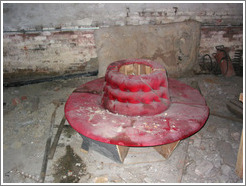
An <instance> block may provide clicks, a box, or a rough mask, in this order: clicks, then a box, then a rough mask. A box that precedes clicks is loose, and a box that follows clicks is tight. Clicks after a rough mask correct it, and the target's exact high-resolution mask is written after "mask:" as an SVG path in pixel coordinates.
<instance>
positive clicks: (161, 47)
mask: <svg viewBox="0 0 246 186" xmlns="http://www.w3.org/2000/svg"><path fill="white" fill-rule="evenodd" d="M95 40H96V46H97V54H98V61H99V75H98V76H100V77H101V76H104V74H105V72H106V68H107V66H108V65H109V64H110V63H111V62H113V61H118V60H122V59H134V58H135V59H137V58H138V59H150V60H153V61H156V62H159V63H161V64H163V65H164V66H165V68H166V70H167V72H168V75H169V76H170V77H180V76H184V75H187V74H188V73H191V72H192V71H193V68H194V66H196V64H197V54H198V50H199V43H200V23H199V22H197V21H184V22H179V23H168V24H165V25H141V26H140V25H139V26H124V27H122V26H117V27H109V28H102V29H100V30H97V31H96V32H95Z"/></svg>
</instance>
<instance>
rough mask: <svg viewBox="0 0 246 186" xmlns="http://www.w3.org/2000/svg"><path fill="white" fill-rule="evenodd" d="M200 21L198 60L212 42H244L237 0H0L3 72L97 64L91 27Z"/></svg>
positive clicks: (238, 44) (229, 44) (78, 69)
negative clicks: (189, 0) (45, 0)
mask: <svg viewBox="0 0 246 186" xmlns="http://www.w3.org/2000/svg"><path fill="white" fill-rule="evenodd" d="M185 20H196V21H199V22H200V23H201V41H200V50H199V53H198V60H200V59H201V57H202V55H204V54H205V53H209V54H212V53H213V52H214V51H215V46H217V45H221V44H224V45H225V46H227V47H229V48H231V49H232V50H231V53H230V54H231V55H233V51H234V50H235V49H236V48H242V46H243V42H242V40H243V35H242V30H243V28H242V25H243V4H242V3H177V4H176V3H87V4H85V3H4V4H3V31H4V33H3V72H4V77H5V78H7V77H9V78H15V77H17V78H18V77H20V76H21V77H23V76H26V75H29V76H30V75H31V76H33V75H35V76H36V75H38V74H40V75H44V74H46V75H57V74H63V73H76V72H83V71H92V70H94V69H95V68H98V63H97V57H98V55H97V51H96V44H95V39H94V32H95V30H97V29H103V28H105V27H114V26H137V25H166V24H167V23H175V22H182V21H185Z"/></svg>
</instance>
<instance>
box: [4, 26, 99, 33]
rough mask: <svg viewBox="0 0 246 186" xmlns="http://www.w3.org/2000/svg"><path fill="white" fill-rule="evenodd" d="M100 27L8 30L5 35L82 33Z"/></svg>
mask: <svg viewBox="0 0 246 186" xmlns="http://www.w3.org/2000/svg"><path fill="white" fill-rule="evenodd" d="M97 29H99V27H84V28H71V29H66V28H65V29H55V28H54V29H42V30H24V29H23V30H6V31H3V33H28V32H29V33H36V32H46V31H48V32H67V31H81V30H97Z"/></svg>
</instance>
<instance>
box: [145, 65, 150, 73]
mask: <svg viewBox="0 0 246 186" xmlns="http://www.w3.org/2000/svg"><path fill="white" fill-rule="evenodd" d="M145 71H146V74H150V73H151V68H150V67H149V66H145Z"/></svg>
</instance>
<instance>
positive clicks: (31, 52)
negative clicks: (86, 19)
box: [3, 30, 98, 78]
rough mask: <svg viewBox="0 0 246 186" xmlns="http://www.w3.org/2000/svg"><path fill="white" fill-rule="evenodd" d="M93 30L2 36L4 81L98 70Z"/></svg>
mask: <svg viewBox="0 0 246 186" xmlns="http://www.w3.org/2000/svg"><path fill="white" fill-rule="evenodd" d="M93 32H94V31H93V30H91V31H65V32H60V31H57V32H49V31H45V32H37V33H35V32H33V33H17V34H10V33H9V34H4V36H3V46H4V47H3V58H4V63H3V70H4V74H5V77H6V78H11V77H14V76H17V75H18V74H19V75H20V76H23V75H28V74H29V75H33V74H34V73H35V74H36V75H37V74H39V75H42V74H44V75H45V74H46V75H58V74H64V73H75V72H77V73H78V72H80V73H81V72H88V71H93V70H97V68H98V64H97V60H96V58H97V54H96V46H95V42H94V34H93Z"/></svg>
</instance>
